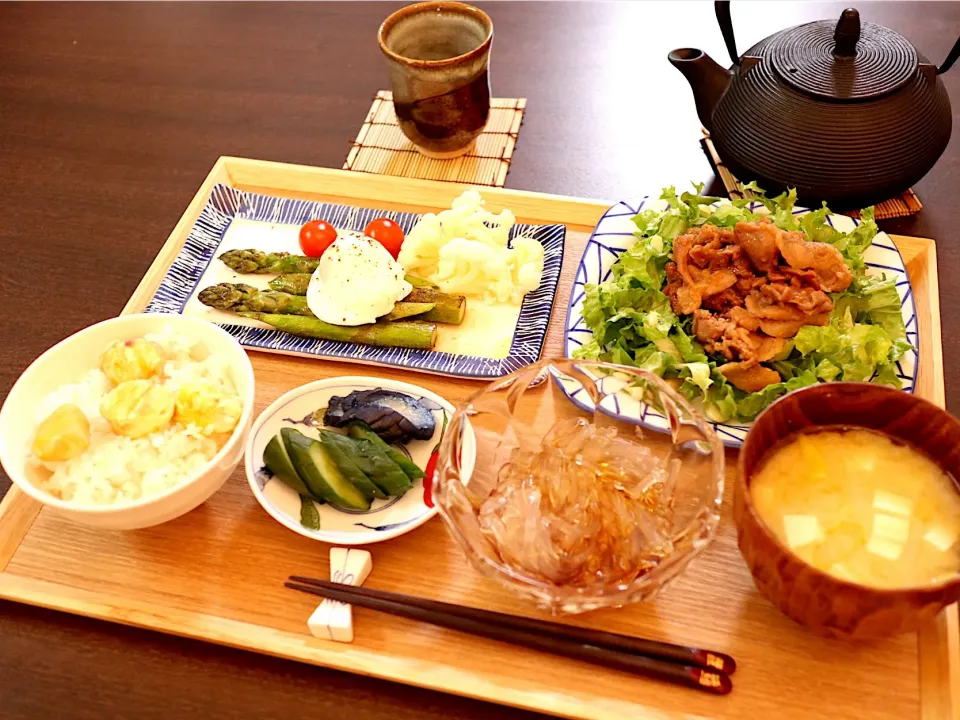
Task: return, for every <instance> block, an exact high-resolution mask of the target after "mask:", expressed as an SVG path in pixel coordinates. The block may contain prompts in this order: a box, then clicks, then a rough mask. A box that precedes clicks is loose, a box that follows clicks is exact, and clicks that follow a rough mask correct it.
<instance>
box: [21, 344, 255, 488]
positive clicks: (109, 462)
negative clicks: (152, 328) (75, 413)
mask: <svg viewBox="0 0 960 720" xmlns="http://www.w3.org/2000/svg"><path fill="white" fill-rule="evenodd" d="M144 339H146V340H149V341H151V342H155V343H157V344H158V345H159V346H160V347H162V348H163V349H164V351H165V352H166V355H167V358H168V359H167V362H166V363H164V366H163V371H162V372H163V375H164V376H165V379H164V382H163V384H164V386H165V387H166V388H168V389H169V390H171V391H172V392H174V393H175V392H176V391H177V390H178V389H179V387H180V386H181V385H182V384H183V383H184V382H191V381H202V382H204V383H206V384H208V385H210V386H212V387H214V388H216V389H217V390H218V391H220V392H221V393H223V394H225V395H229V396H234V397H235V396H236V395H237V390H236V387H235V386H234V383H233V380H232V379H231V377H230V367H229V365H228V364H227V363H226V362H225V361H224V360H222V359H219V358H218V356H217V355H215V354H211V353H210V352H209V351H208V350H207V349H206V348H205V347H204V346H203V345H202V343H201V344H197V343H194V342H193V341H191V340H190V339H189V338H187V337H184V336H182V335H178V334H177V333H176V332H175V331H174V330H173V328H171V327H170V326H167V327H165V328H163V329H162V330H161V331H160V332H158V333H151V334H148V335H146V336H145V338H144ZM104 349H106V348H104ZM112 388H113V385H112V384H111V383H110V381H109V380H108V379H107V376H106V375H104V374H103V372H102V371H101V370H100V369H99V368H97V369H94V370H91V371H90V372H88V373H87V374H86V376H84V378H83V379H82V380H81V381H80V382H78V383H73V384H70V385H64V386H62V387H60V388H57V389H56V390H54V391H53V392H51V393H50V394H49V395H47V397H45V398H44V399H43V400H42V401H41V402H40V404H39V405H38V406H37V412H36V416H35V418H34V423H35V425H39V424H40V422H42V421H43V420H44V419H45V418H46V417H47V416H49V415H50V413H52V412H53V411H54V410H56V409H57V408H58V407H60V406H61V405H63V404H65V403H72V404H74V405H76V406H77V407H79V408H80V409H81V410H82V411H83V414H84V415H86V417H87V420H88V421H89V422H90V446H89V447H88V448H87V449H86V450H85V451H84V452H83V453H82V454H80V455H79V456H78V457H76V458H73V459H72V460H68V461H66V462H60V463H50V462H44V463H41V464H42V465H44V466H45V467H46V468H47V470H49V471H52V473H53V474H52V475H50V477H49V478H48V479H46V480H42V481H41V482H40V483H38V484H39V486H40V487H41V489H43V490H46V491H47V492H49V493H50V494H51V495H54V496H55V497H58V498H61V499H62V500H67V501H72V502H76V503H84V504H91V505H104V504H112V503H116V502H123V501H127V500H139V499H140V498H143V497H149V496H150V495H156V494H159V493H162V492H164V491H166V490H169V489H171V488H173V487H176V486H177V485H179V484H180V483H181V482H183V481H184V480H185V479H187V478H189V477H191V476H192V475H195V474H196V473H197V472H199V471H200V470H201V469H202V468H203V467H204V465H206V464H207V463H208V462H209V461H210V460H211V459H212V458H213V456H214V455H216V454H217V450H218V449H219V448H218V447H217V443H216V442H215V441H214V440H213V439H212V438H210V437H208V436H207V435H205V434H204V433H203V432H202V429H201V428H198V427H196V426H195V425H188V426H186V427H183V426H180V425H171V426H169V427H167V428H166V429H164V430H162V431H160V432H154V433H150V434H149V435H146V436H144V437H140V438H129V437H124V436H122V435H117V434H115V433H114V432H112V430H111V429H110V424H109V423H108V422H107V421H106V420H105V419H104V418H103V416H102V415H101V414H100V401H101V399H102V398H103V396H104V395H106V394H107V393H108V392H110V390H111V389H112Z"/></svg>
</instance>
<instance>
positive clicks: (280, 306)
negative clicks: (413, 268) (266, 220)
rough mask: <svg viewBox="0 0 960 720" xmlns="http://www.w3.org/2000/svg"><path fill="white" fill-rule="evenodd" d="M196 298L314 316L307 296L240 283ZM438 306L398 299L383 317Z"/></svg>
mask: <svg viewBox="0 0 960 720" xmlns="http://www.w3.org/2000/svg"><path fill="white" fill-rule="evenodd" d="M197 298H198V299H199V300H200V302H202V303H203V304H204V305H207V306H208V307H212V308H216V309H217V310H230V311H232V312H262V313H272V314H274V315H302V316H303V317H314V315H313V313H312V312H311V311H310V308H309V307H307V299H306V298H305V297H302V296H300V295H291V294H289V293H285V292H278V291H276V290H257V289H256V288H255V287H250V286H249V285H243V284H241V283H233V284H231V283H220V284H219V285H211V286H210V287H208V288H204V289H203V290H201V291H200V294H199V295H198V296H197ZM434 307H436V303H408V302H398V303H397V304H396V305H394V307H393V310H392V311H390V312H389V313H387V314H386V315H384V316H383V317H382V318H381V320H383V321H385V322H390V321H393V320H402V319H403V318H408V317H413V316H414V315H423V314H424V313H428V312H430V311H431V310H433V309H434Z"/></svg>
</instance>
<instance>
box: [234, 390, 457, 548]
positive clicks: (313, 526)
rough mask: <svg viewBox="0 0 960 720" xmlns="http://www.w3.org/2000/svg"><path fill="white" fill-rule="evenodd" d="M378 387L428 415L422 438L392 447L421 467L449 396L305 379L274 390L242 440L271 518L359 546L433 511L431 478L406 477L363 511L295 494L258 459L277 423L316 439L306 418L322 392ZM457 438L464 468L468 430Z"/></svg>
mask: <svg viewBox="0 0 960 720" xmlns="http://www.w3.org/2000/svg"><path fill="white" fill-rule="evenodd" d="M378 388H379V389H383V390H391V391H395V392H399V393H405V394H407V395H410V396H411V397H412V398H414V399H416V400H419V401H421V403H422V404H423V405H425V406H426V407H427V408H429V410H430V411H431V412H432V413H433V416H434V420H435V421H436V429H435V431H434V433H433V436H432V437H431V438H430V439H428V440H412V441H410V442H408V443H406V444H404V445H403V446H400V445H397V446H395V447H396V448H397V449H399V450H401V452H403V451H404V450H405V451H406V453H405V454H407V455H408V456H409V458H410V459H411V460H412V461H413V462H414V463H415V464H416V465H417V466H418V467H419V468H421V469H426V468H427V466H428V463H429V462H430V457H431V455H432V454H433V452H434V450H435V448H437V447H438V446H439V444H440V439H441V436H442V435H443V433H444V431H445V428H446V427H447V426H448V424H449V421H450V418H452V417H453V413H454V408H453V405H451V404H450V403H449V402H447V401H446V400H444V399H443V398H442V397H440V396H439V395H437V394H435V393H432V392H430V391H429V390H425V389H424V388H421V387H418V386H416V385H411V384H408V383H403V382H397V381H394V380H386V379H380V378H373V377H340V378H330V379H327V380H318V381H316V382H312V383H308V384H306V385H303V386H301V387H298V388H295V389H293V390H291V391H290V392H288V393H285V394H284V395H282V396H280V397H279V398H277V400H276V401H274V402H273V403H272V404H271V405H270V406H269V407H268V408H267V409H266V410H264V411H263V413H262V414H261V415H260V417H259V418H257V421H256V423H255V424H254V427H253V430H252V431H251V433H250V439H249V441H248V443H247V449H246V455H245V460H244V463H245V469H246V473H247V481H248V482H249V484H250V488H251V490H253V494H254V496H255V497H256V498H257V502H259V503H260V505H261V506H263V509H264V510H266V511H267V513H269V515H270V516H271V517H272V518H273V519H274V520H276V521H277V522H279V523H280V524H281V525H284V526H286V527H288V528H289V529H291V530H293V531H294V532H296V533H299V534H300V535H303V536H305V537H309V538H313V539H314V540H320V541H322V542H328V543H333V544H336V545H367V544H370V543H376V542H382V541H383V540H389V539H391V538H395V537H398V536H399V535H403V534H404V533H407V532H410V531H411V530H414V529H415V528H418V527H420V526H421V525H423V523H425V522H426V521H427V520H429V519H430V518H432V517H433V516H434V515H435V514H436V512H437V508H436V506H435V505H434V502H433V497H432V495H433V488H432V478H423V479H418V480H416V481H414V482H413V486H412V487H411V488H410V489H409V490H407V491H406V492H405V493H404V494H403V495H402V496H400V497H389V498H387V499H377V500H374V501H373V503H372V505H371V506H370V509H369V510H352V509H347V508H341V507H336V506H334V505H332V504H329V503H318V502H316V501H314V500H311V499H310V498H308V497H306V496H301V495H300V494H299V493H297V492H296V491H295V490H294V489H293V488H291V487H289V486H288V485H286V484H285V483H284V482H282V481H281V480H280V479H279V478H276V477H274V476H273V474H272V473H271V472H270V471H269V470H268V469H267V467H266V465H265V463H264V460H263V454H264V448H266V446H267V443H268V442H270V440H271V439H272V438H273V437H274V436H276V435H277V433H279V432H280V431H281V429H282V428H295V429H297V430H298V431H300V432H302V433H303V434H304V435H306V436H307V437H309V438H311V439H316V438H317V437H318V434H319V427H318V426H317V424H316V423H315V421H314V420H313V418H312V417H311V416H312V415H313V414H314V413H315V412H316V411H317V410H320V409H322V408H326V407H327V405H328V404H329V402H330V398H332V397H334V396H341V397H343V396H347V395H349V394H350V393H352V392H354V391H357V390H375V389H378ZM320 415H322V413H320ZM464 439H465V442H464V457H463V460H464V463H466V464H468V465H469V467H470V468H472V467H473V462H474V458H475V452H476V451H475V445H474V443H473V435H472V433H469V432H468V433H467V435H466V436H465V438H464Z"/></svg>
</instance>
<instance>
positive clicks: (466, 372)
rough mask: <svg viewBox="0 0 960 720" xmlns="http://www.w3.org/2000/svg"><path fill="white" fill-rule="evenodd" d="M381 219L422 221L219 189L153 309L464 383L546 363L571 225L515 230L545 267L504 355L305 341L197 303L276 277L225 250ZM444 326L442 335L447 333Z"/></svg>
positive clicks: (263, 343)
mask: <svg viewBox="0 0 960 720" xmlns="http://www.w3.org/2000/svg"><path fill="white" fill-rule="evenodd" d="M377 217H387V218H390V219H391V220H394V221H395V222H396V223H397V224H398V225H400V226H401V227H402V228H403V231H404V232H405V233H406V232H409V231H410V229H411V228H412V227H413V226H414V225H415V224H416V223H417V221H418V220H419V219H420V215H417V214H415V213H404V212H398V211H395V210H376V209H368V208H359V207H353V206H350V205H336V204H331V203H321V202H313V201H310V200H295V199H291V198H278V197H273V196H270V195H260V194H257V193H251V192H246V191H243V190H237V189H236V188H232V187H229V186H227V185H216V186H214V188H213V190H212V191H211V193H210V198H209V199H208V200H207V204H206V205H205V206H204V208H203V211H202V212H201V213H200V217H199V218H197V222H196V223H195V224H194V226H193V228H192V229H191V230H190V234H189V235H188V236H187V240H186V242H185V243H184V246H183V248H182V249H181V250H180V253H179V255H177V257H176V258H175V259H174V261H173V264H172V265H171V266H170V269H169V270H168V271H167V274H166V277H164V279H163V281H162V282H161V283H160V285H159V287H158V288H157V291H156V293H155V294H154V296H153V299H152V300H151V301H150V303H149V304H148V305H147V308H146V312H155V313H180V314H183V315H193V316H194V317H199V318H203V319H205V320H209V321H210V322H213V323H215V324H217V325H219V326H220V327H222V328H223V329H224V330H226V331H227V332H228V333H230V334H231V335H233V337H235V338H236V339H237V340H238V341H239V342H240V344H241V345H243V346H244V347H247V348H250V349H252V350H263V351H266V352H275V353H283V354H287V355H299V356H302V357H314V358H324V359H328V360H345V361H352V362H361V363H365V364H370V365H385V366H392V367H402V368H405V369H410V370H419V371H422V372H429V373H435V374H440V375H450V376H454V377H462V378H476V379H484V378H498V377H502V376H504V375H508V374H509V373H511V372H513V371H514V370H518V369H519V368H521V367H524V366H525V365H529V364H530V363H533V362H536V361H537V359H539V357H540V353H541V351H542V350H543V341H544V337H545V336H546V332H547V325H548V324H549V322H550V313H551V311H552V310H553V301H554V297H555V296H556V291H557V282H558V280H559V278H560V266H561V264H562V263H563V244H564V239H565V237H566V227H564V226H563V225H523V224H517V225H514V227H513V229H512V230H511V232H510V237H511V239H512V238H513V237H515V236H517V235H521V234H522V235H524V236H526V237H532V238H534V239H536V240H538V241H539V242H540V243H541V244H542V245H543V249H544V264H543V279H542V281H541V283H540V287H539V288H537V289H536V290H534V291H533V292H531V293H529V294H527V296H526V297H525V298H524V299H523V305H522V306H521V308H520V314H519V318H518V320H517V324H516V327H515V328H514V332H513V340H512V342H511V345H510V350H509V352H508V354H507V355H506V356H505V357H500V358H493V357H480V356H475V355H463V354H454V353H450V352H442V351H439V350H416V349H410V348H380V347H372V346H369V345H359V344H357V343H348V342H339V341H332V340H315V339H310V338H301V337H296V336H294V335H290V334H288V333H285V332H282V331H280V330H276V329H273V328H270V327H268V326H266V325H263V324H261V323H258V322H256V321H254V320H248V319H246V318H240V317H231V316H230V315H229V314H228V313H225V312H222V311H219V310H214V309H212V308H208V307H206V306H205V305H203V304H202V303H200V301H199V300H197V293H199V292H200V290H202V289H203V288H205V287H208V286H209V285H215V284H217V283H221V282H227V283H236V282H242V283H246V284H248V285H253V286H255V287H259V288H266V287H267V282H268V281H269V280H270V279H271V278H272V277H273V276H272V275H240V274H237V273H235V272H233V271H232V270H230V269H229V268H228V267H226V266H225V265H224V264H223V263H221V262H218V261H217V260H216V257H217V256H218V255H220V254H221V253H222V252H223V251H225V250H230V249H234V248H257V249H259V250H263V251H265V252H278V251H287V252H291V253H298V252H299V245H298V237H299V231H300V227H301V225H303V223H305V222H307V221H308V220H313V219H317V218H322V219H324V220H326V221H327V222H329V223H330V224H332V225H333V226H334V227H336V228H338V229H342V230H355V231H358V232H362V231H363V228H364V227H366V225H367V223H369V222H370V221H371V220H373V219H374V218H377ZM480 302H482V301H480V300H472V299H471V300H469V301H468V302H467V315H468V316H469V314H470V308H471V303H474V304H475V305H476V304H478V303H480ZM440 327H441V334H442V333H443V332H444V329H443V326H440ZM451 327H452V326H451ZM441 340H442V335H441Z"/></svg>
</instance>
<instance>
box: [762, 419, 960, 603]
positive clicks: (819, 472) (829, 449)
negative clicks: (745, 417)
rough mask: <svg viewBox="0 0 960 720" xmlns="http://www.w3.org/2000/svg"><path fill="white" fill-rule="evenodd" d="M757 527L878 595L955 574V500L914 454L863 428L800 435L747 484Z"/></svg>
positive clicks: (958, 558) (939, 475)
mask: <svg viewBox="0 0 960 720" xmlns="http://www.w3.org/2000/svg"><path fill="white" fill-rule="evenodd" d="M750 494H751V496H752V498H753V503H754V506H755V507H756V510H757V513H758V514H759V515H760V517H761V518H762V520H763V521H764V523H766V525H767V527H768V528H770V530H771V531H772V532H773V533H774V535H776V537H777V538H778V539H779V540H780V541H781V542H782V543H783V544H784V545H786V546H788V547H789V548H790V549H791V550H792V551H793V553H794V554H796V555H797V556H798V557H800V558H801V559H803V560H804V561H805V562H807V563H809V564H810V565H812V566H814V567H815V568H817V569H819V570H822V571H823V572H825V573H828V574H830V575H833V576H835V577H838V578H841V579H843V580H848V581H851V582H855V583H858V584H861V585H870V586H873V587H879V588H902V587H917V586H923V585H929V584H933V583H939V582H942V581H945V580H949V579H950V578H952V577H954V576H955V575H957V573H958V572H960V545H958V543H957V540H958V535H960V492H958V491H957V489H956V487H955V485H954V481H953V479H952V478H951V477H950V476H949V475H947V474H946V473H944V472H943V470H941V469H940V467H939V466H937V464H936V463H934V462H933V461H932V460H931V459H930V458H928V457H927V456H926V455H924V454H922V453H921V452H919V451H917V450H915V449H913V448H911V447H908V446H906V445H901V444H899V443H896V442H894V441H893V440H891V439H890V438H889V437H887V436H886V435H882V434H880V433H876V432H872V431H869V430H856V429H843V428H836V429H827V430H824V431H820V432H815V433H803V434H799V435H797V436H795V437H794V438H792V439H788V440H787V441H786V442H785V443H783V444H782V445H779V446H777V447H775V448H774V449H773V450H772V451H771V452H770V454H769V455H768V456H767V457H766V458H765V459H764V461H763V463H762V465H761V467H760V469H759V471H758V472H757V473H756V474H755V476H754V477H753V480H752V481H751V484H750Z"/></svg>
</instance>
